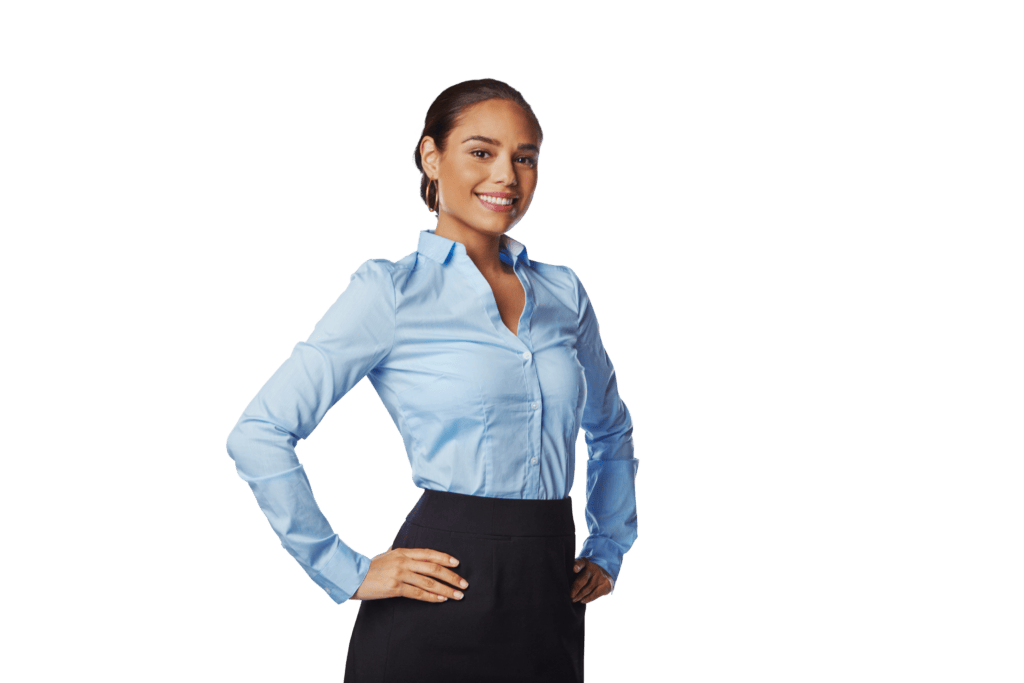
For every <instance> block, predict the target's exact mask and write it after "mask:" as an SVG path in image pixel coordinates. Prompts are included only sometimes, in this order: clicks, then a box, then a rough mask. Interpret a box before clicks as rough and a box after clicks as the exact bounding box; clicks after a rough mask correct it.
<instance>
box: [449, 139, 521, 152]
mask: <svg viewBox="0 0 1024 683" xmlns="http://www.w3.org/2000/svg"><path fill="white" fill-rule="evenodd" d="M470 140H479V141H480V142H486V143H487V144H489V145H494V146H496V147H500V146H501V143H500V142H498V141H497V140H495V139H494V138H488V137H484V136H483V135H470V136H469V137H468V138H466V139H465V140H463V141H462V142H463V143H466V142H469V141H470ZM516 149H523V150H530V151H533V152H540V147H538V146H537V145H531V144H530V143H528V142H524V143H522V144H520V145H519V146H518V147H516Z"/></svg>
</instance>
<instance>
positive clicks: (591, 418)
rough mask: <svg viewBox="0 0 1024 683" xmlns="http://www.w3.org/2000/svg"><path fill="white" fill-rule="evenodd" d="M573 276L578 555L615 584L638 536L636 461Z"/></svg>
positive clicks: (586, 303) (588, 309)
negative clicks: (581, 489)
mask: <svg viewBox="0 0 1024 683" xmlns="http://www.w3.org/2000/svg"><path fill="white" fill-rule="evenodd" d="M570 272H571V271H570ZM573 278H574V280H575V285H576V289H577V302H578V309H577V311H578V333H577V334H578V336H577V346H576V353H577V357H578V358H579V360H580V363H581V364H582V366H583V372H584V376H585V378H586V383H587V398H586V404H585V406H584V409H583V419H582V427H583V430H584V434H585V436H586V442H587V451H588V454H589V458H588V460H587V506H586V518H587V528H588V530H589V532H590V535H589V536H588V537H587V539H586V540H585V541H584V543H583V550H582V551H581V553H580V555H581V556H582V557H587V558H589V559H590V560H591V561H593V562H595V563H597V564H598V565H600V566H601V567H603V568H604V569H605V570H606V571H607V572H608V574H609V575H610V576H611V578H612V581H613V585H614V582H615V581H617V579H618V575H619V570H620V568H621V567H622V557H623V555H625V553H626V552H627V551H628V550H629V549H630V547H632V545H633V542H634V541H635V540H636V538H637V516H636V489H635V480H636V473H637V469H638V467H639V461H638V460H637V459H636V458H635V457H634V455H633V421H632V418H631V417H630V414H629V410H628V409H627V408H626V404H625V403H623V402H622V400H621V398H619V392H618V386H617V384H616V381H615V368H614V367H613V366H612V363H611V359H609V357H608V354H607V353H606V352H605V349H604V345H603V344H602V343H601V335H600V329H599V326H598V322H597V317H596V315H595V314H594V309H593V306H592V305H591V303H590V298H589V297H588V296H587V292H586V289H584V287H583V284H582V283H581V282H580V281H579V278H577V277H576V276H575V273H573Z"/></svg>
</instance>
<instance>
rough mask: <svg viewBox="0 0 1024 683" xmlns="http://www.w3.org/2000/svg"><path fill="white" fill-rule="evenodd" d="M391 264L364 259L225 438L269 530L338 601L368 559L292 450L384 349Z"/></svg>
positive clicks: (390, 313) (354, 585)
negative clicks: (348, 538) (330, 515)
mask: <svg viewBox="0 0 1024 683" xmlns="http://www.w3.org/2000/svg"><path fill="white" fill-rule="evenodd" d="M391 269H392V264H390V263H389V262H387V261H367V262H366V263H364V264H363V265H362V266H361V267H360V268H359V270H357V271H356V273H355V274H354V275H353V276H352V281H351V282H350V283H349V286H348V288H347V289H346V290H345V291H344V292H343V293H342V294H341V296H340V297H338V299H337V301H335V303H334V304H333V305H332V306H331V308H330V309H329V310H328V311H327V313H326V314H325V315H324V317H323V318H322V319H321V320H320V321H319V322H318V323H317V325H316V328H315V329H314V330H313V333H312V334H311V335H310V337H309V339H308V340H307V341H305V342H300V343H298V344H297V345H296V346H295V349H294V351H293V352H292V355H291V357H290V358H288V360H286V361H285V362H284V364H283V365H281V367H280V368H278V370H277V372H275V373H274V375H273V376H272V377H271V378H270V379H269V380H268V381H267V383H266V384H265V385H264V386H263V388H262V389H260V391H259V393H258V394H256V397H255V398H253V400H252V402H250V403H249V406H248V407H247V408H246V409H245V412H244V413H242V416H241V418H240V419H239V420H238V423H237V424H236V425H235V428H234V429H233V430H232V431H231V434H230V435H229V436H228V441H227V449H228V454H229V455H230V456H231V457H232V458H233V459H234V461H235V465H236V468H237V470H238V474H239V476H241V477H242V479H244V480H245V481H246V482H248V484H249V486H250V487H251V488H252V491H253V493H254V494H255V496H256V500H257V502H258V503H259V505H260V508H262V510H263V512H264V514H266V516H267V519H268V521H269V522H270V526H271V527H272V528H273V529H274V531H275V532H276V533H277V535H278V537H279V538H280V539H281V544H282V545H283V546H284V548H285V550H287V551H288V552H289V553H290V554H291V555H292V557H294V558H295V559H296V560H297V561H298V563H299V564H300V565H301V566H302V568H303V569H305V570H306V573H308V574H309V576H310V577H312V579H313V580H314V581H315V582H316V583H317V584H318V585H319V586H320V587H321V588H323V589H324V590H325V591H327V593H328V594H329V595H330V596H331V598H333V599H334V601H335V602H338V603H340V602H344V601H345V600H347V599H348V598H350V597H351V596H352V595H353V594H354V593H355V592H356V590H357V589H358V588H359V585H360V584H361V583H362V581H363V579H364V577H365V576H366V573H367V572H368V571H369V568H370V558H368V557H366V556H365V555H362V554H361V553H358V552H356V551H354V550H352V549H351V548H349V547H348V546H347V545H345V543H344V542H343V541H342V540H341V539H340V538H339V537H338V535H337V534H335V533H334V531H333V530H332V529H331V525H330V524H329V523H328V522H327V519H326V518H325V517H324V515H323V513H322V512H321V511H320V508H319V506H318V505H317V504H316V501H315V500H314V498H313V491H312V489H311V488H310V484H309V480H308V479H307V478H306V474H305V471H304V470H303V468H302V465H301V464H300V463H299V460H298V458H297V457H296V455H295V445H296V443H297V442H298V440H299V439H305V438H307V437H308V436H309V435H310V434H311V433H312V432H313V430H314V429H315V428H316V426H317V425H318V424H319V423H320V421H321V420H322V419H323V418H324V415H326V413H327V411H328V410H329V409H330V408H331V406H333V405H334V404H335V403H337V401H338V400H339V399H340V398H341V397H342V396H344V395H345V394H346V393H347V392H348V391H349V390H350V389H351V388H352V387H353V386H355V384H356V383H357V382H358V381H359V380H360V379H362V378H363V377H364V376H365V375H366V374H367V373H368V372H370V370H372V369H373V368H374V367H375V366H376V365H377V364H378V363H379V362H380V361H381V360H383V359H384V357H385V356H387V354H388V353H389V352H390V350H391V346H392V344H393V342H394V331H395V288H394V282H393V280H392V270H391Z"/></svg>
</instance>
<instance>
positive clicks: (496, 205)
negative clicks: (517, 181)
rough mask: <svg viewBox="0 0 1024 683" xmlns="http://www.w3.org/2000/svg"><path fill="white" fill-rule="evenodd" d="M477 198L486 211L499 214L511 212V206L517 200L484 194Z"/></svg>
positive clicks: (515, 198) (517, 198) (516, 198)
mask: <svg viewBox="0 0 1024 683" xmlns="http://www.w3.org/2000/svg"><path fill="white" fill-rule="evenodd" d="M477 198H479V199H480V201H481V202H482V203H483V205H484V207H485V208H486V209H488V210H490V211H497V212H499V213H506V212H508V211H511V210H512V205H513V204H515V203H516V202H517V201H518V200H519V197H511V196H509V197H497V196H494V195H486V194H478V195H477Z"/></svg>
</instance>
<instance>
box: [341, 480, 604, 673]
mask: <svg viewBox="0 0 1024 683" xmlns="http://www.w3.org/2000/svg"><path fill="white" fill-rule="evenodd" d="M393 547H395V548H431V549H433V550H440V551H442V552H445V553H448V554H450V555H452V556H453V557H455V558H456V559H458V560H459V564H458V566H456V567H452V570H453V571H454V572H455V573H456V574H458V575H459V576H461V577H462V578H464V579H466V581H468V582H469V588H466V589H465V590H463V593H464V594H465V597H464V598H463V599H462V600H455V599H449V600H447V601H445V602H438V603H429V602H423V601H420V600H413V599H410V598H401V597H399V598H387V599H383V600H364V601H362V602H361V604H360V605H359V614H358V616H357V617H356V623H355V627H354V628H353V631H352V639H351V641H350V642H349V649H348V663H347V665H346V668H345V683H378V682H380V683H383V682H385V681H387V682H389V683H391V682H395V683H400V682H405V681H417V682H420V683H422V682H430V681H444V682H445V683H459V682H461V681H472V682H473V683H490V682H492V681H495V682H496V681H531V682H533V681H558V682H559V683H569V682H578V681H582V680H583V626H584V616H585V614H586V605H585V604H584V603H582V602H577V603H574V602H572V599H571V598H570V595H569V593H570V590H571V588H570V587H571V585H572V581H573V579H574V578H575V576H576V574H575V573H574V572H573V570H572V565H573V562H574V561H575V552H576V529H575V525H574V524H573V517H572V499H571V498H565V499H562V500H513V499H507V498H485V497H481V496H467V495H463V494H460V493H448V492H443V491H429V490H425V491H424V492H423V495H422V496H421V497H420V499H419V502H417V503H416V506H415V507H414V508H413V509H412V511H411V512H410V513H409V514H408V516H406V521H405V523H404V524H403V525H402V528H401V529H400V530H399V532H398V535H397V536H396V537H395V541H394V543H393Z"/></svg>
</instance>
